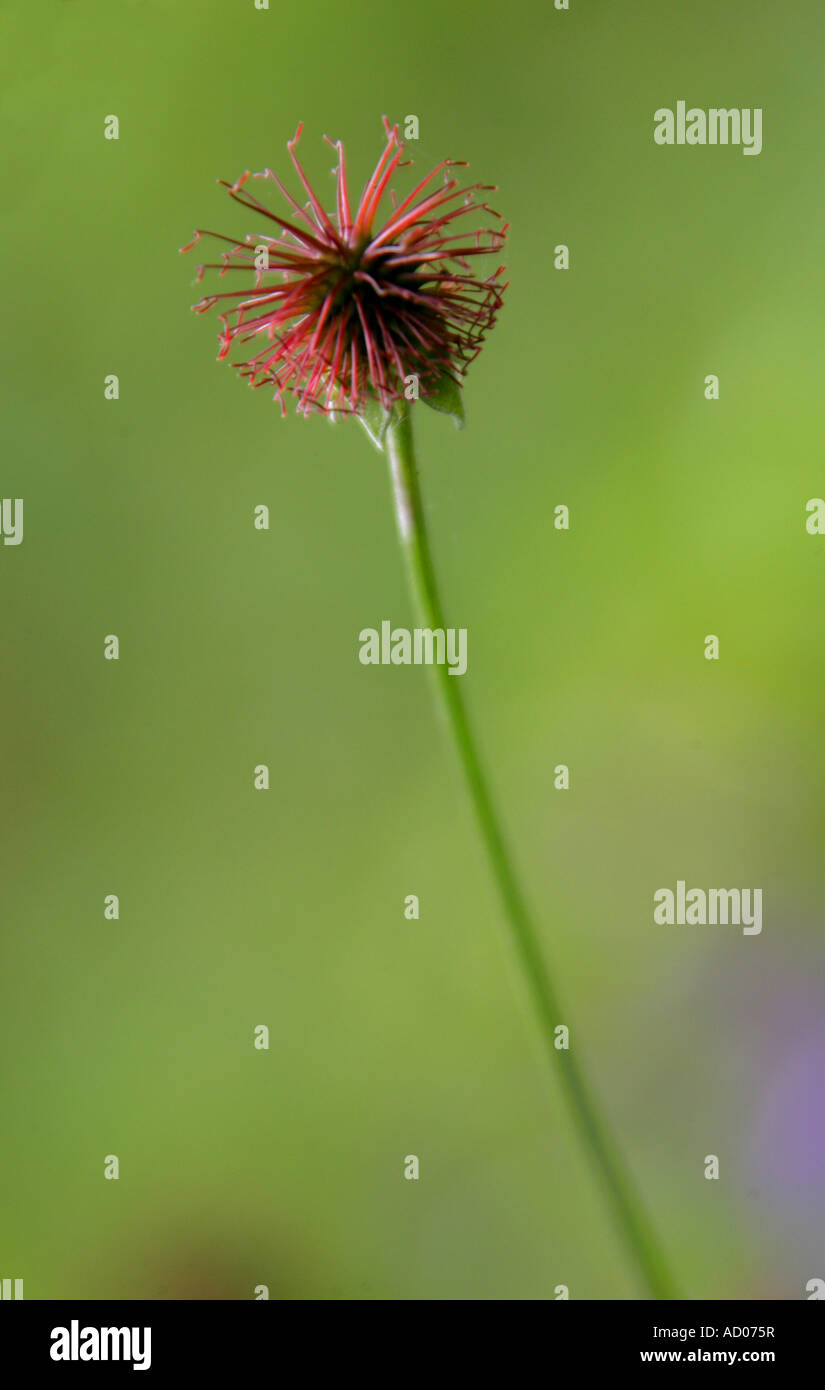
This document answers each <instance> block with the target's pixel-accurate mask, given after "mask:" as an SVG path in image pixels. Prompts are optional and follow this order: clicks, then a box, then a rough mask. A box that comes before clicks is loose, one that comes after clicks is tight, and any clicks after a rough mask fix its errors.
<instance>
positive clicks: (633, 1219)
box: [386, 406, 678, 1299]
mask: <svg viewBox="0 0 825 1390" xmlns="http://www.w3.org/2000/svg"><path fill="white" fill-rule="evenodd" d="M411 414H412V412H411V409H410V408H409V407H404V406H401V407H396V409H395V411H394V413H393V415H392V417H391V420H390V423H389V426H388V429H387V436H386V439H387V444H386V448H387V453H388V455H389V463H390V473H391V478H392V487H393V495H394V499H395V511H396V518H397V521H398V531H399V536H400V539H401V545H402V548H403V550H404V554H405V557H406V562H407V569H408V573H409V579H410V583H411V586H412V591H413V597H414V599H415V602H416V606H417V609H418V615H419V619H420V622H421V624H422V626H424V627H426V628H433V629H436V628H446V623H445V621H444V614H443V611H442V607H441V601H440V599H439V595H438V586H437V584H436V578H435V570H434V567H433V559H432V553H431V551H430V545H429V541H428V539H427V528H426V523H425V519H424V509H423V505H422V500H421V490H420V486H419V481H418V472H417V467H416V462H415V455H414V451H413V435H412V422H411ZM432 672H433V675H434V678H435V686H436V690H437V692H438V696H439V699H440V704H441V708H442V711H443V713H444V715H445V716H446V720H447V725H448V728H449V731H450V733H451V735H452V738H453V741H454V743H455V747H456V750H457V752H458V755H459V759H460V761H461V765H462V767H463V769H464V774H465V777H466V779H467V785H468V787H469V791H470V796H471V798H472V802H473V806H474V808H475V813H476V817H477V819H478V824H479V829H480V830H481V835H482V838H483V840H484V844H485V848H486V850H487V854H488V856H489V860H490V867H491V869H492V872H493V876H494V878H495V880H496V882H497V884H498V887H499V891H500V893H501V897H502V900H503V903H504V908H505V912H506V914H507V918H508V921H509V926H510V942H511V945H512V946H513V947H514V948H515V955H516V959H517V961H518V963H519V965H520V973H521V976H522V977H523V981H524V983H525V984H526V986H527V992H528V995H529V998H530V1000H531V1002H532V1006H533V1009H534V1011H535V1014H536V1016H537V1020H538V1024H539V1028H540V1030H541V1035H542V1039H543V1043H544V1046H545V1048H546V1050H547V1052H548V1053H549V1055H550V1057H551V1058H552V1060H553V1062H554V1063H555V1065H556V1067H557V1068H558V1071H559V1074H560V1077H561V1081H562V1085H563V1088H564V1091H565V1094H566V1096H567V1100H568V1102H569V1104H570V1108H571V1110H572V1113H573V1116H574V1118H575V1121H576V1123H577V1125H578V1128H579V1132H580V1135H581V1137H582V1139H583V1140H584V1143H585V1145H586V1147H587V1148H588V1150H589V1152H590V1155H591V1158H592V1160H593V1163H594V1165H595V1168H596V1170H597V1172H598V1174H599V1176H600V1178H601V1180H602V1182H603V1184H604V1188H605V1190H606V1194H607V1197H608V1201H609V1204H610V1207H611V1210H612V1213H613V1216H614V1218H615V1221H616V1224H617V1226H618V1228H619V1229H620V1231H621V1232H622V1234H623V1236H624V1239H625V1241H626V1243H627V1246H628V1248H629V1250H630V1251H631V1253H632V1255H633V1256H634V1258H635V1260H636V1263H637V1265H638V1267H639V1270H640V1271H641V1273H642V1275H643V1277H644V1280H645V1282H646V1284H647V1287H648V1290H649V1292H650V1295H651V1296H652V1297H653V1298H660V1299H673V1298H677V1297H678V1295H677V1294H676V1292H675V1289H674V1286H673V1283H672V1281H671V1278H670V1274H669V1272H668V1268H667V1263H666V1261H665V1258H664V1256H663V1254H662V1251H661V1249H660V1247H659V1243H658V1240H657V1238H656V1236H655V1234H654V1232H653V1230H652V1228H651V1226H650V1224H649V1222H648V1220H647V1217H646V1215H645V1212H644V1210H643V1208H642V1205H641V1202H640V1200H639V1198H638V1196H637V1194H636V1191H635V1189H634V1185H633V1182H632V1180H631V1179H630V1177H629V1175H628V1173H627V1172H626V1170H625V1168H624V1164H623V1163H622V1161H621V1158H620V1157H619V1154H618V1152H617V1150H616V1148H615V1146H614V1144H613V1142H612V1140H611V1137H610V1135H609V1133H608V1130H607V1127H606V1125H605V1123H604V1121H603V1120H602V1118H601V1115H600V1113H599V1106H598V1103H597V1101H596V1100H595V1098H594V1095H593V1093H592V1091H591V1090H590V1087H589V1085H588V1083H587V1082H586V1080H585V1077H584V1073H583V1071H582V1068H581V1066H580V1064H579V1063H578V1061H577V1060H576V1056H575V1053H574V1052H573V1051H572V1050H571V1049H558V1048H556V1047H555V1039H556V1035H555V1031H554V1030H555V1027H556V1025H557V1024H559V1023H561V1022H563V1021H565V1020H567V1015H566V1013H565V1012H564V1011H563V1010H562V1008H561V1007H560V1005H559V1001H558V996H557V994H556V991H555V989H554V987H553V984H552V983H551V980H550V976H549V973H548V970H547V966H546V964H545V961H544V958H543V955H542V951H541V948H540V946H539V941H538V937H537V935H536V931H535V929H534V927H533V925H532V922H531V920H530V914H529V912H528V910H527V907H526V904H525V900H524V897H523V895H522V892H521V889H520V887H519V884H518V880H517V878H516V875H515V872H514V870H513V867H512V863H511V860H510V855H509V852H508V849H507V846H506V844H505V841H504V837H503V835H502V832H501V828H500V826H499V820H498V816H497V814H496V811H495V808H494V805H493V800H492V797H491V795H490V789H489V786H488V784H487V779H486V776H485V774H484V771H483V769H482V765H481V760H480V758H479V754H478V750H477V747H476V743H475V740H474V738H473V734H472V731H471V729H470V723H469V720H468V718H467V711H466V709H465V706H464V700H463V698H462V695H461V689H460V685H461V680H460V677H456V676H451V675H450V673H449V667H448V666H447V665H446V664H445V663H442V664H438V663H435V664H434V665H433V667H432ZM568 1027H569V1022H568Z"/></svg>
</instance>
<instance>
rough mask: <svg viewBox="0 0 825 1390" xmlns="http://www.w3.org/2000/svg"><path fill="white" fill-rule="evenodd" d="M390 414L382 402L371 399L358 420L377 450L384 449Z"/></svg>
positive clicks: (360, 412)
mask: <svg viewBox="0 0 825 1390" xmlns="http://www.w3.org/2000/svg"><path fill="white" fill-rule="evenodd" d="M390 418H391V417H390V412H389V411H388V410H385V408H384V406H383V405H382V404H381V402H380V401H377V400H374V399H373V398H370V399H369V400H367V402H366V404H365V406H364V408H363V410H362V411H359V414H358V419H359V420H360V421H361V424H362V425H363V426H364V429H365V430H366V431H367V434H368V435H369V437H370V439H371V440H372V442H373V444H374V445H375V447H376V449H383V448H384V439H385V437H386V433H387V426H388V425H389V423H390Z"/></svg>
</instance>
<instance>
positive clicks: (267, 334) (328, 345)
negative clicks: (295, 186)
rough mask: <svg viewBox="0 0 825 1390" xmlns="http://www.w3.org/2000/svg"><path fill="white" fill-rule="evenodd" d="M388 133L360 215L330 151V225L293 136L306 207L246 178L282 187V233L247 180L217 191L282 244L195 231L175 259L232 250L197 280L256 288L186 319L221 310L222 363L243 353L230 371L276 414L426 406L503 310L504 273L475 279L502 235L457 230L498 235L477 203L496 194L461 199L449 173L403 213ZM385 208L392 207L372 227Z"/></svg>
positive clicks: (395, 148)
mask: <svg viewBox="0 0 825 1390" xmlns="http://www.w3.org/2000/svg"><path fill="white" fill-rule="evenodd" d="M384 127H385V130H386V137H387V138H386V146H385V149H384V152H383V154H382V155H381V158H380V159H379V161H378V164H377V165H376V167H375V170H374V172H373V174H372V176H371V178H370V179H369V180H368V182H367V184H366V186H365V188H364V191H363V193H362V195H361V200H360V202H359V204H358V207H357V210H356V212H355V214H354V215H353V213H352V212H351V204H350V198H349V192H348V188H347V174H346V164H345V159H344V148H343V145H342V143H341V141H340V140H339V141H337V142H333V141H329V143H330V144H332V145H333V148H334V149H335V150H336V151H337V153H338V164H337V167H336V169H335V170H334V173H335V175H336V178H337V196H336V208H335V211H334V212H329V213H328V212H326V211H325V210H324V207H323V204H322V203H321V201H320V199H319V198H318V197H317V196H316V194H315V193H314V192H313V190H312V187H311V186H310V184H309V181H308V180H307V177H306V175H305V173H304V170H303V169H302V167H301V165H300V163H299V161H298V158H297V156H296V154H295V147H296V145H297V143H298V139H299V137H300V134H301V130H302V126H300V125H299V127H298V130H297V131H296V134H295V138H294V139H293V140H290V141H288V142H287V149H288V151H289V154H290V157H291V159H292V163H293V165H294V168H295V172H296V173H297V176H298V179H299V180H300V183H301V185H302V187H303V190H304V193H305V194H306V198H307V201H306V202H305V203H303V204H302V203H300V202H299V201H298V200H297V199H296V198H294V197H293V196H292V194H291V193H290V192H289V191H288V190H287V188H286V187H285V186H284V184H283V183H282V182H281V180H280V179H279V178H278V176H277V175H276V174H274V173H273V172H272V170H271V169H265V170H263V171H262V172H261V173H258V174H254V175H252V176H251V177H252V178H254V179H262V180H264V181H267V182H272V183H274V184H275V185H276V187H277V188H278V189H279V191H280V192H281V194H282V195H283V197H284V198H285V199H286V201H287V203H288V204H289V208H290V210H291V211H290V216H289V218H288V219H286V218H284V217H280V216H278V215H277V214H276V213H274V212H272V211H271V210H270V208H268V207H266V206H265V205H264V204H263V203H262V202H260V201H259V200H258V198H256V197H254V196H253V194H252V192H251V189H250V186H249V185H248V181H249V179H250V174H249V172H247V173H245V174H242V175H241V177H240V178H239V179H237V180H236V182H235V183H233V184H230V183H227V182H225V181H224V180H220V182H221V183H222V184H223V186H224V187H225V188H227V189H228V191H229V195H230V197H231V198H233V199H234V200H235V202H237V203H240V204H241V206H242V207H245V208H249V209H251V210H252V211H253V212H255V213H257V214H260V215H261V216H262V217H264V218H266V219H268V220H269V222H271V223H275V224H276V226H277V227H278V228H279V231H278V233H277V234H276V235H263V234H259V233H255V234H251V233H250V234H248V235H247V236H246V237H244V239H243V240H238V239H236V238H234V237H231V236H222V235H221V234H220V233H218V232H207V231H205V230H203V229H199V230H198V231H196V233H195V237H194V240H193V241H191V242H190V243H189V245H188V246H184V247H182V248H181V250H182V251H189V250H191V248H192V247H193V246H195V245H196V244H197V243H198V242H199V241H200V239H201V237H214V238H215V239H216V240H218V241H222V242H227V243H228V244H229V247H230V248H231V249H229V250H222V251H221V253H220V261H218V262H216V263H211V264H205V265H202V266H199V267H198V275H197V279H198V281H200V279H201V278H202V276H203V273H204V271H205V270H217V271H219V272H220V276H221V277H225V276H228V275H233V276H234V274H235V273H236V272H238V271H240V272H241V273H243V274H245V276H246V277H247V278H249V279H251V281H252V283H251V285H247V287H246V288H245V289H241V290H229V291H227V292H225V293H217V294H209V295H206V296H205V297H204V298H203V299H201V300H200V301H199V303H197V304H195V305H193V308H194V310H195V312H196V313H205V312H206V311H207V310H208V309H211V308H213V307H214V306H215V305H218V304H223V306H224V307H223V309H222V312H221V313H220V314H219V319H220V322H221V325H222V329H221V333H220V335H219V341H220V350H219V352H218V360H219V361H221V360H222V359H224V358H226V357H227V356H228V355H229V354H230V353H232V354H235V353H237V354H238V356H237V357H235V358H234V360H233V361H232V366H234V367H236V368H237V369H238V371H239V373H240V375H241V376H242V377H246V378H247V379H248V380H249V383H250V385H251V386H254V387H258V386H271V387H272V388H273V396H274V399H275V400H276V401H278V402H280V405H281V409H282V413H284V414H286V406H285V398H286V396H287V395H292V396H293V397H295V399H296V401H297V409H298V411H299V412H300V413H302V414H304V415H308V414H310V413H311V412H312V411H328V412H332V411H334V412H336V413H337V412H342V413H354V414H361V413H363V412H364V410H365V409H366V407H367V405H368V404H369V403H370V402H375V401H377V402H379V404H380V405H381V406H383V407H384V408H385V409H389V408H390V407H391V406H392V404H393V402H394V401H396V400H399V399H400V398H401V397H403V396H404V395H405V394H409V392H408V391H407V386H408V384H409V383H410V380H411V378H414V379H416V387H415V388H413V392H414V394H420V395H421V396H422V397H426V396H428V395H431V394H434V393H435V392H436V390H437V389H438V386H439V383H440V382H443V379H444V378H445V377H448V378H451V379H452V380H453V381H454V382H456V383H457V384H458V385H461V384H462V379H463V376H464V373H465V372H466V370H467V367H468V366H469V364H470V363H471V362H472V361H473V359H474V358H475V357H476V356H477V355H478V353H479V352H480V351H481V346H482V344H483V342H484V338H485V335H486V333H487V331H488V330H489V329H490V328H491V327H492V325H493V324H494V322H495V320H496V316H497V314H498V311H499V309H500V307H501V303H502V294H503V292H504V290H505V289H506V285H504V284H503V283H502V281H501V276H502V274H503V272H504V267H503V266H500V267H499V268H498V269H497V270H496V271H495V273H494V274H492V275H490V276H489V277H488V278H487V279H480V278H478V276H476V275H475V274H474V273H473V258H475V257H477V256H485V255H489V254H497V253H498V252H499V251H500V250H501V248H502V247H503V245H504V241H505V237H506V233H507V226H506V224H501V225H498V226H496V225H494V226H485V225H482V226H476V228H474V229H473V230H471V231H469V232H465V233H462V231H461V230H460V226H459V223H460V219H462V218H466V217H467V216H469V215H471V214H481V215H483V216H486V217H488V218H492V219H496V220H497V221H499V222H500V218H499V214H498V213H496V212H494V211H493V209H492V208H490V207H489V206H488V204H487V203H486V202H485V201H484V200H483V198H484V195H485V194H486V193H488V192H492V191H493V189H492V187H491V186H489V185H484V184H470V185H468V186H466V187H462V186H461V183H460V180H459V179H458V178H456V177H455V176H454V174H453V172H452V171H453V170H454V169H456V168H457V167H460V165H459V163H458V162H456V161H454V160H449V159H445V160H443V161H442V162H441V164H439V165H437V167H436V168H435V169H433V170H432V172H431V173H429V174H428V175H427V176H426V178H424V179H422V180H421V182H420V183H419V184H417V185H416V187H415V188H414V189H413V191H412V192H411V193H409V194H408V195H407V196H406V197H405V198H404V199H403V200H402V201H399V200H398V199H397V198H396V196H395V194H394V193H393V192H392V191H391V190H390V188H389V185H390V180H391V179H392V177H393V175H394V174H395V172H396V170H397V169H398V168H399V167H402V166H403V165H405V164H408V163H410V162H411V161H409V160H403V159H402V155H403V152H404V145H403V142H402V141H401V140H400V139H399V135H398V126H397V125H396V126H390V124H389V122H388V121H387V120H386V118H385V120H384ZM439 176H441V177H440V178H439ZM382 204H387V205H388V207H387V212H386V214H385V220H384V221H383V222H379V220H378V218H379V210H380V207H381V205H382ZM457 228H458V229H457ZM246 344H251V345H252V348H249V347H246V346H245V345H246ZM255 349H257V350H255ZM250 352H251V354H252V355H246V354H248V353H250Z"/></svg>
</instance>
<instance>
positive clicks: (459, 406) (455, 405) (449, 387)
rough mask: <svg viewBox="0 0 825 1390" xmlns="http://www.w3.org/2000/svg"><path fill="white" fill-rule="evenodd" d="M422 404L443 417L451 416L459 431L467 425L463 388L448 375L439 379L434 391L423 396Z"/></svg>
mask: <svg viewBox="0 0 825 1390" xmlns="http://www.w3.org/2000/svg"><path fill="white" fill-rule="evenodd" d="M421 402H422V404H423V405H428V406H429V407H430V409H431V410H438V411H440V412H441V414H442V415H449V416H450V417H451V418H452V420H453V421H454V422H455V427H456V429H457V430H461V429H463V428H464V426H465V424H466V423H467V421H466V418H465V415H464V398H463V397H462V395H461V387H460V386H459V384H458V382H457V381H455V380H454V379H453V377H451V376H447V375H446V373H445V374H443V375H442V376H440V377H439V378H438V382H437V384H436V386H435V389H434V390H433V391H428V392H427V394H426V395H422V397H421Z"/></svg>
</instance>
